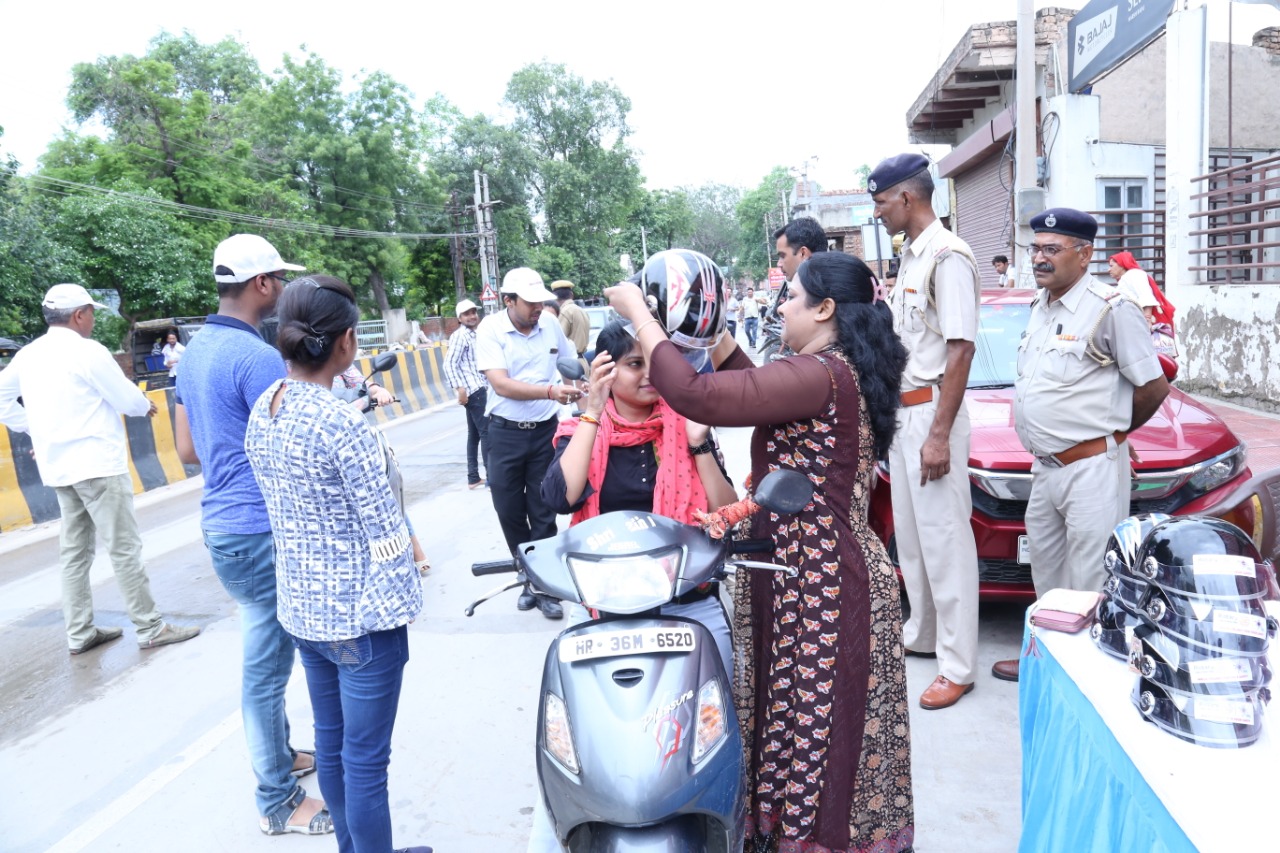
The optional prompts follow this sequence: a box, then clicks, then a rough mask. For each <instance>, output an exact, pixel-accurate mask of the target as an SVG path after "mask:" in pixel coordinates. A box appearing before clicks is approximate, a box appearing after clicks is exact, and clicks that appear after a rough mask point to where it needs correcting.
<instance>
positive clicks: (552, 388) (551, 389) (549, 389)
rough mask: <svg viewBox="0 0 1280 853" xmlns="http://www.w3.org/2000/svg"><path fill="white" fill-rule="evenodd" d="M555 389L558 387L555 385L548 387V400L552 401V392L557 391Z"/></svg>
mask: <svg viewBox="0 0 1280 853" xmlns="http://www.w3.org/2000/svg"><path fill="white" fill-rule="evenodd" d="M555 387H556V386H554V385H548V386H547V399H548V400H550V399H551V392H552V391H553V390H555Z"/></svg>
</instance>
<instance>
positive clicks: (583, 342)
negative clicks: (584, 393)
mask: <svg viewBox="0 0 1280 853" xmlns="http://www.w3.org/2000/svg"><path fill="white" fill-rule="evenodd" d="M551 292H552V293H554V294H555V295H556V301H557V302H558V303H559V304H560V328H561V329H563V330H564V336H565V337H566V338H568V339H569V342H570V343H572V344H573V348H574V349H576V350H577V351H578V358H582V354H583V353H584V352H586V351H587V343H588V342H589V341H590V340H591V318H590V317H588V316H587V312H586V311H583V310H582V308H581V307H579V306H578V303H576V302H574V301H573V282H571V281H567V280H565V279H560V280H559V281H553V282H551Z"/></svg>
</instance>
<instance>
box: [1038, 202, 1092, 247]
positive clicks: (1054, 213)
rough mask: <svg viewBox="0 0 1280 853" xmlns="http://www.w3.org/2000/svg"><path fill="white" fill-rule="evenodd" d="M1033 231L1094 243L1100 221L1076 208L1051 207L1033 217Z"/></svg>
mask: <svg viewBox="0 0 1280 853" xmlns="http://www.w3.org/2000/svg"><path fill="white" fill-rule="evenodd" d="M1031 230H1032V231H1034V232H1036V233H1037V234H1063V235H1065V236H1067V237H1075V238H1076V239H1077V240H1084V241H1086V242H1089V243H1092V242H1093V238H1094V237H1096V236H1097V234H1098V220H1096V219H1094V218H1093V217H1092V216H1090V215H1089V214H1087V213H1085V212H1084V211H1082V210H1076V209H1075V208H1071V207H1051V208H1049V209H1048V210H1046V211H1045V212H1044V213H1041V214H1040V215H1038V216H1033V217H1031Z"/></svg>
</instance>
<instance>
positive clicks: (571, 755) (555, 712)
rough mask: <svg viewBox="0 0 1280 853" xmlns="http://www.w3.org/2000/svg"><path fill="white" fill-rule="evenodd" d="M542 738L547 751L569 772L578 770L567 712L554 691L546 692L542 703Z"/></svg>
mask: <svg viewBox="0 0 1280 853" xmlns="http://www.w3.org/2000/svg"><path fill="white" fill-rule="evenodd" d="M542 734H543V738H544V740H545V741H546V744H547V752H549V753H550V754H551V757H552V758H554V759H555V760H556V761H559V762H560V763H561V764H562V765H564V768H565V769H566V770H568V771H569V772H570V773H575V774H576V773H577V772H578V754H577V752H576V751H575V750H574V748H573V732H572V731H571V730H570V729H569V712H568V711H567V710H566V709H565V707H564V700H563V699H561V698H560V697H559V696H557V695H556V694H554V693H547V698H546V701H545V703H544V705H543V724H542Z"/></svg>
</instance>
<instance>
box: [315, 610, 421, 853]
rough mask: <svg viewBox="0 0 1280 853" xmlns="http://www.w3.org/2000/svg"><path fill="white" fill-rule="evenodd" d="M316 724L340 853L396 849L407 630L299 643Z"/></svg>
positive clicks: (323, 777)
mask: <svg viewBox="0 0 1280 853" xmlns="http://www.w3.org/2000/svg"><path fill="white" fill-rule="evenodd" d="M294 642H295V643H297V645H298V654H299V656H300V657H301V659H302V666H303V668H304V669H305V670H306V672H307V690H308V692H310V694H311V710H312V713H313V714H314V715H315V720H316V766H317V767H318V768H319V770H318V772H319V776H320V793H322V794H323V795H324V801H325V805H326V806H328V808H329V814H331V815H332V816H333V831H334V834H335V835H336V836H337V837H338V851H339V853H366V851H373V853H387V851H389V850H391V849H392V848H391V807H390V805H389V804H388V802H387V767H388V765H389V764H390V763H391V730H392V729H393V728H395V723H396V710H397V708H398V706H399V704H400V684H401V680H402V679H403V677H404V665H405V664H406V663H407V662H408V660H409V630H408V628H407V627H405V626H401V627H399V628H394V629H392V630H390V631H375V632H373V633H372V634H365V635H364V636H362V637H355V638H353V639H350V640H340V641H338V642H335V643H329V642H320V641H316V640H303V639H300V638H297V637H295V638H294Z"/></svg>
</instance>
